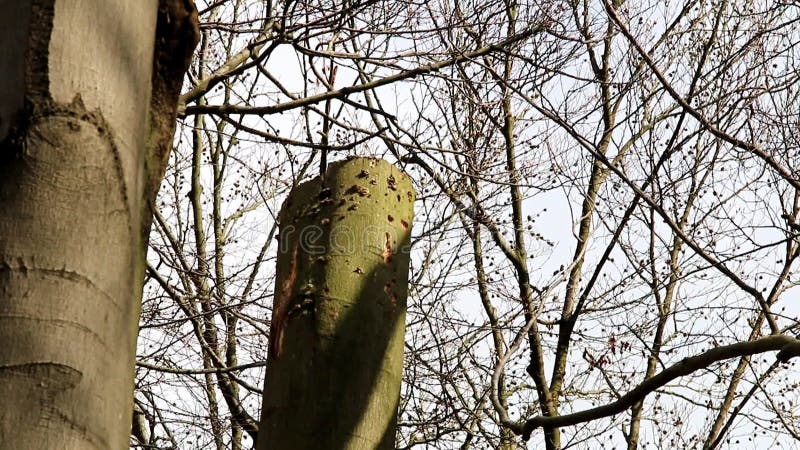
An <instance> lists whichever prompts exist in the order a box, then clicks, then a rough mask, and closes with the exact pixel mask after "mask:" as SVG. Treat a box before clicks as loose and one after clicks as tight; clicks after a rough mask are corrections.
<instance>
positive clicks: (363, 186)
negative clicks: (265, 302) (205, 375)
mask: <svg viewBox="0 0 800 450" xmlns="http://www.w3.org/2000/svg"><path fill="white" fill-rule="evenodd" d="M414 199H415V192H414V189H413V187H412V185H411V181H410V180H409V178H408V176H407V175H406V174H404V173H403V172H402V171H400V170H399V169H397V168H395V167H394V166H392V165H391V164H389V163H387V162H385V161H382V160H378V159H372V158H354V159H350V160H347V161H340V162H336V163H333V164H331V166H330V167H329V169H328V171H327V172H326V174H325V177H324V179H320V178H317V179H315V180H312V181H310V182H307V183H304V184H302V185H300V186H298V187H297V188H295V189H294V191H292V193H291V194H290V195H289V198H288V199H287V200H286V202H285V203H284V205H283V209H282V210H281V214H280V249H279V254H278V263H277V264H278V267H277V279H276V286H275V300H274V309H273V319H272V326H271V329H270V334H271V336H270V353H269V359H268V365H267V374H266V382H265V388H264V403H263V407H262V414H261V426H260V431H259V439H258V441H259V442H258V446H257V448H258V449H259V450H266V449H270V450H280V449H299V450H302V449H318V448H325V449H332V450H333V449H393V448H394V437H395V428H396V421H397V418H396V415H397V406H398V402H399V397H400V383H401V378H402V371H403V345H404V344H403V338H404V331H405V330H404V327H405V307H406V296H407V291H408V264H409V247H410V235H411V220H412V216H413V211H414Z"/></svg>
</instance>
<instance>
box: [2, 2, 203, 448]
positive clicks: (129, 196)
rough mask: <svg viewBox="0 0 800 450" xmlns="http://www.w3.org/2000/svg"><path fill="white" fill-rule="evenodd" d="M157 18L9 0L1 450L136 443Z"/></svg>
mask: <svg viewBox="0 0 800 450" xmlns="http://www.w3.org/2000/svg"><path fill="white" fill-rule="evenodd" d="M167 3H176V4H177V3H180V4H181V5H183V6H186V5H188V6H190V7H192V8H193V5H191V2H189V3H186V2H184V1H183V0H181V1H180V2H177V1H174V2H170V1H166V0H164V1H162V10H163V8H164V7H165V5H166V4H167ZM157 10H158V4H157V3H156V2H139V1H135V2H134V1H128V0H105V1H102V2H101V1H98V0H94V1H92V0H75V1H70V2H64V1H58V2H57V1H54V0H0V42H2V45H3V50H2V51H0V74H2V76H1V77H0V342H2V343H3V345H2V346H0V399H2V401H0V448H2V449H14V450H26V449H50V448H53V449H55V448H59V449H104V450H105V449H119V448H126V447H127V445H128V436H129V434H130V429H131V413H132V408H133V397H132V395H131V392H132V389H133V362H134V351H135V343H136V334H137V323H138V314H139V307H140V299H141V292H142V291H141V281H142V273H143V263H144V260H143V255H144V248H145V235H146V230H145V228H146V227H145V225H146V224H149V221H148V220H147V219H146V217H147V213H146V211H147V203H148V202H147V198H146V197H145V192H146V186H148V185H149V184H152V183H153V180H151V179H149V177H148V175H149V174H148V173H147V172H148V171H147V169H146V164H145V159H146V158H147V157H149V156H151V154H152V152H153V148H154V147H153V144H154V143H155V140H152V139H151V138H150V136H153V135H154V133H153V132H152V130H151V129H149V128H148V127H152V126H154V124H156V123H162V122H167V123H168V122H169V121H164V120H161V121H159V120H152V121H150V122H148V114H151V116H150V117H151V118H155V119H159V118H158V117H157V116H158V114H160V113H162V112H163V111H167V112H168V111H169V108H161V109H160V110H158V111H154V112H153V113H150V112H149V109H150V107H151V105H150V103H149V102H150V99H151V97H150V92H151V82H152V80H151V76H152V67H153V61H154V59H153V49H154V38H155V36H156V14H157ZM194 21H195V24H196V15H195V16H194ZM164 42H166V41H164ZM190 54H191V52H190ZM165 73H166V72H165ZM181 77H182V72H181ZM178 83H179V82H178ZM178 85H179V84H178ZM156 90H157V89H156ZM175 100H177V95H176V98H175ZM172 111H173V113H172V114H173V115H172V117H173V118H174V105H173V108H172ZM172 126H174V124H172ZM166 134H167V133H166V132H164V131H163V130H162V133H161V135H166ZM155 184H156V185H157V182H156V183H155Z"/></svg>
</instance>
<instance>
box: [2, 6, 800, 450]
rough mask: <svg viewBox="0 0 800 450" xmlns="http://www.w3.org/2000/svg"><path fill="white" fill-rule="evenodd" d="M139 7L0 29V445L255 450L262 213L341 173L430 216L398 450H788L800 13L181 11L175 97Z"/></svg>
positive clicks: (162, 45) (265, 301) (418, 223)
mask: <svg viewBox="0 0 800 450" xmlns="http://www.w3.org/2000/svg"><path fill="white" fill-rule="evenodd" d="M138 3H139V2H123V1H113V2H104V4H103V5H102V7H101V6H99V5H98V6H84V7H82V6H81V5H83V3H68V2H53V1H44V0H36V1H29V2H10V1H6V2H2V3H0V5H2V7H3V12H4V13H5V14H3V16H2V19H0V20H3V21H4V26H3V27H2V28H0V35H2V36H3V40H2V42H3V45H4V49H7V50H8V51H5V52H2V53H0V61H2V63H0V67H3V73H4V74H8V76H5V77H4V78H3V80H2V81H1V82H0V87H2V88H0V92H2V94H0V105H2V106H0V118H1V119H2V121H0V139H2V142H3V145H2V147H1V150H0V161H1V162H2V164H0V172H2V173H0V205H2V210H1V211H2V212H3V214H2V215H0V292H1V293H2V294H0V295H1V296H2V297H0V298H2V302H3V303H2V305H0V308H2V310H1V311H2V312H0V321H2V322H0V333H2V336H0V337H1V338H2V342H4V343H9V344H7V345H4V346H3V349H2V350H0V355H2V356H0V377H2V383H0V394H2V395H3V396H4V398H7V399H10V400H9V401H8V402H4V403H3V406H2V407H0V411H2V413H0V415H2V418H0V427H2V428H0V442H2V445H4V446H6V445H7V444H6V442H13V444H8V445H11V446H13V448H42V447H48V446H51V447H53V448H59V447H63V446H64V445H63V444H64V443H65V442H66V443H67V446H69V445H72V446H73V448H118V447H120V446H122V445H124V442H123V441H124V435H125V434H126V433H127V429H128V423H127V422H126V421H127V420H128V419H129V417H130V414H131V411H133V416H134V420H133V429H132V430H133V433H132V437H131V440H130V445H131V446H132V447H137V448H153V447H155V448H216V449H228V448H231V449H240V448H250V447H253V445H254V441H255V440H256V439H257V438H258V436H259V431H260V427H259V424H258V420H257V419H256V418H257V417H259V414H260V408H261V403H262V398H263V396H264V394H266V395H270V394H269V393H265V392H264V389H269V385H263V384H262V383H263V380H264V371H265V366H266V364H267V361H268V358H267V349H268V348H269V345H270V333H269V329H270V325H271V320H272V317H273V311H272V310H271V307H272V300H273V298H274V297H275V292H274V291H275V286H276V283H275V270H274V269H275V266H276V261H275V258H276V255H277V254H278V251H277V246H278V244H279V243H280V241H278V240H276V239H275V238H276V236H277V230H278V226H279V220H278V210H279V207H280V205H281V204H282V203H283V201H284V199H285V198H286V196H287V195H288V193H289V192H290V191H291V190H292V189H293V188H294V187H295V186H298V185H300V184H301V183H302V182H304V181H306V180H307V179H308V178H309V177H312V176H315V175H317V174H318V173H320V172H324V170H325V169H326V168H327V166H328V162H336V161H339V160H342V159H345V158H347V157H350V156H375V157H381V158H384V159H387V160H389V161H390V162H392V163H394V164H396V165H398V166H399V167H400V168H401V169H403V170H404V171H405V172H406V173H408V174H409V177H410V179H411V180H412V181H413V183H414V184H415V187H416V190H417V191H418V193H419V195H418V198H417V200H416V202H415V210H416V211H415V212H416V214H415V217H416V218H415V228H414V230H415V231H414V234H413V235H412V237H411V241H410V243H411V276H410V279H409V297H408V310H407V316H406V324H405V325H406V327H405V331H406V333H405V336H406V338H405V351H406V352H405V355H406V356H405V360H404V363H405V364H404V372H403V376H404V380H403V385H402V391H401V397H400V400H399V407H398V414H399V415H398V423H397V434H396V436H395V442H394V444H395V446H396V447H397V448H412V447H417V448H426V447H427V448H471V447H473V448H507V449H508V448H518V447H520V446H525V445H527V446H528V447H530V448H540V447H545V448H548V449H560V448H567V447H578V448H599V447H612V446H615V447H617V448H619V447H625V448H629V449H634V448H648V447H650V448H652V447H656V448H669V447H687V448H704V449H712V448H723V447H725V446H731V447H735V446H737V445H744V444H747V445H752V446H759V447H765V448H766V447H769V446H771V447H778V446H784V445H790V444H792V443H793V441H794V440H795V439H796V438H797V437H798V436H800V432H798V426H800V425H798V422H797V419H796V411H795V410H796V405H797V404H798V402H797V400H798V399H797V390H796V386H797V383H798V377H797V374H796V370H795V369H794V365H793V364H794V360H792V357H794V356H795V355H796V354H797V348H798V345H797V340H796V338H795V334H796V330H797V324H798V319H797V317H798V312H797V308H796V305H795V303H796V302H794V301H793V300H794V297H795V296H796V289H795V288H796V283H797V280H796V274H795V272H796V267H797V258H798V255H799V254H800V253H798V252H800V250H798V242H797V234H798V230H800V225H798V209H799V207H798V189H797V188H798V187H799V186H798V183H800V182H798V178H800V177H799V176H798V170H800V169H798V166H797V162H798V156H800V155H799V154H798V153H799V152H800V150H798V143H797V138H796V134H797V133H796V132H795V130H796V129H797V126H798V120H797V114H796V111H797V109H798V103H797V102H798V99H797V92H798V87H799V86H798V75H797V74H798V73H799V72H798V70H797V60H798V59H797V56H798V55H797V48H798V45H797V44H798V41H800V36H798V33H797V31H796V28H797V27H796V26H795V25H796V22H797V17H798V9H797V6H796V5H795V4H794V3H792V2H750V1H744V0H724V1H718V2H707V1H702V0H670V1H640V2H624V1H620V0H585V1H582V0H579V1H555V0H548V1H515V0H507V1H503V2H486V1H472V2H463V1H452V0H442V1H428V2H405V1H390V2H389V1H372V0H367V1H350V2H342V3H336V2H328V3H326V2H321V3H320V2H303V1H295V0H274V1H260V0H252V1H251V0H220V1H207V2H198V3H199V4H198V7H199V12H198V16H199V20H200V23H201V26H200V29H199V34H200V36H199V37H200V46H199V48H198V50H197V52H196V55H195V62H194V63H192V65H191V68H190V69H189V73H188V75H187V77H186V79H185V80H182V73H183V69H184V68H185V67H187V66H188V62H187V59H186V57H187V56H188V54H189V53H190V51H189V50H190V49H191V48H193V47H192V45H190V44H191V43H192V39H191V37H189V38H188V39H187V38H186V37H187V36H191V35H193V34H194V33H195V32H198V30H196V29H193V27H191V26H188V24H191V23H192V21H191V20H188V21H186V20H185V18H187V17H189V16H187V15H186V11H185V8H184V6H185V5H184V2H177V1H176V2H161V6H162V8H167V7H169V6H172V7H173V9H162V13H163V12H166V11H173V13H174V14H173V15H172V16H171V19H170V20H162V21H161V22H160V23H161V24H162V27H166V28H160V30H162V31H158V32H157V31H156V28H155V27H156V22H155V17H156V16H155V12H156V7H155V3H147V2H144V3H146V4H143V5H138ZM73 5H77V6H73ZM73 8H74V9H73ZM177 11H184V13H183V14H177V13H176V12H177ZM161 17H164V18H166V17H167V16H165V15H163V14H162V16H161ZM34 19H35V20H34ZM81 24H89V25H91V26H89V25H86V26H83V25H81ZM97 24H113V26H111V25H109V26H108V27H97V26H96V25H97ZM182 24H187V27H185V28H184V27H183V26H182ZM163 30H173V32H175V33H176V34H175V35H174V36H176V37H177V36H181V37H180V39H177V38H176V39H172V38H171V36H173V35H172V34H170V33H169V32H168V31H163ZM192 30H194V32H192ZM164 33H166V34H164ZM182 33H183V34H182ZM156 35H159V36H161V37H163V39H161V38H159V39H155V44H156V46H157V48H158V49H159V50H158V51H157V52H156V55H157V56H156V58H155V61H156V62H155V67H156V70H155V71H153V72H152V73H151V65H150V64H149V63H148V64H145V65H142V64H141V62H142V61H151V60H152V58H151V53H152V46H153V37H154V36H156ZM6 43H10V44H6ZM101 43H102V45H101ZM159 55H161V56H159ZM167 55H168V56H169V57H167ZM176 55H177V57H175V56H176ZM162 57H163V58H162ZM159 74H160V75H159ZM165 74H169V75H165ZM151 77H152V78H151ZM164 80H170V82H164ZM182 82H185V85H183V91H182V93H180V94H179V89H180V88H181V83H182ZM151 89H152V90H153V92H159V89H161V91H160V92H164V93H165V94H164V95H153V96H152V99H153V100H152V102H150V103H148V99H149V98H151V96H150V95H146V93H147V92H149V91H150V90H151ZM178 95H180V96H179V98H178V101H177V116H178V121H177V130H178V133H177V136H176V138H175V140H174V141H173V140H172V131H171V127H172V126H173V125H174V123H175V122H174V120H173V114H174V113H173V111H172V110H171V108H172V106H171V105H173V104H174V103H175V102H174V101H173V100H170V99H172V98H175V97H177V96H178ZM159 102H160V103H159ZM147 117H149V119H147V120H146V118H147ZM112 144H113V145H112ZM171 147H172V151H171V152H169V151H167V150H168V149H170V148H171ZM145 162H147V165H146V166H145V165H144V164H145ZM164 166H168V167H167V168H166V172H165V175H166V176H165V177H161V176H160V171H162V170H163V167H164ZM162 178H163V180H162ZM159 182H161V186H160V193H159V194H158V196H157V197H155V195H156V194H155V191H156V188H157V187H158V184H159ZM121 186H125V188H124V189H122V187H121ZM152 198H155V199H156V200H155V201H154V202H150V201H149V199H152ZM151 217H152V220H153V227H152V228H153V230H152V233H151V235H150V236H149V255H148V257H147V259H146V264H145V267H144V268H142V267H141V264H140V263H139V262H140V261H142V260H143V259H142V258H143V253H144V242H145V237H144V236H145V235H146V230H147V229H148V228H149V227H148V223H149V220H150V218H151ZM142 271H143V272H144V282H145V285H144V294H145V295H144V298H143V304H142V314H141V316H140V331H139V345H138V350H137V357H136V358H137V361H136V364H137V371H136V378H135V387H136V390H135V396H134V397H133V405H131V398H130V395H129V392H128V388H129V383H130V377H129V375H128V374H129V373H130V370H129V369H130V363H131V357H132V355H131V354H130V352H131V351H132V348H133V345H134V344H133V342H134V337H133V336H134V334H135V328H134V326H133V325H132V323H131V321H132V320H134V318H135V317H136V315H137V313H138V292H139V287H140V283H141V278H142V277H141V276H140V275H142ZM279 272H280V270H279ZM278 285H280V283H278ZM109 300H112V301H109ZM126 349H127V350H126ZM123 385H125V386H124V388H123ZM275 394H280V393H275ZM41 405H45V407H44V408H42V407H41ZM55 423H57V424H59V425H58V426H54V425H53V424H55ZM9 439H14V441H10V440H9ZM751 442H752V444H750V443H751Z"/></svg>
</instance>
